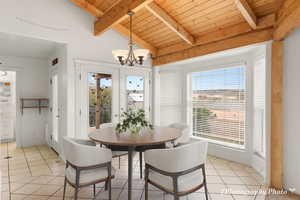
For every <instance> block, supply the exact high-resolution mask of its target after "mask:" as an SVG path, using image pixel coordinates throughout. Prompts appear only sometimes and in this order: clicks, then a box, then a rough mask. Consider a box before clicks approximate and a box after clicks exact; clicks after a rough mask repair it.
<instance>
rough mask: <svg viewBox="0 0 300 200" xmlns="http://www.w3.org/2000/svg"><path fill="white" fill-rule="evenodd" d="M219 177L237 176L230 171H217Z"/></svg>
mask: <svg viewBox="0 0 300 200" xmlns="http://www.w3.org/2000/svg"><path fill="white" fill-rule="evenodd" d="M217 173H218V174H219V175H220V176H237V175H236V174H235V173H234V172H233V171H232V170H231V169H217Z"/></svg>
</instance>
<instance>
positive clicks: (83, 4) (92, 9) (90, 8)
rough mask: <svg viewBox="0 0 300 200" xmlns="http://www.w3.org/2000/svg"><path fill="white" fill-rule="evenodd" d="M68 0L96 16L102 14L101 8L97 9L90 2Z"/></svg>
mask: <svg viewBox="0 0 300 200" xmlns="http://www.w3.org/2000/svg"><path fill="white" fill-rule="evenodd" d="M70 1H71V2H73V3H74V4H75V5H77V6H79V7H80V8H82V9H83V10H85V11H87V12H88V13H90V14H91V15H93V16H95V17H97V18H98V17H101V16H102V15H103V14H104V13H103V12H102V11H101V10H99V9H98V8H97V7H95V6H94V5H92V4H90V3H89V2H87V1H86V0H70Z"/></svg>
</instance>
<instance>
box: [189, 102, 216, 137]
mask: <svg viewBox="0 0 300 200" xmlns="http://www.w3.org/2000/svg"><path fill="white" fill-rule="evenodd" d="M193 112H194V117H196V118H197V119H198V120H200V121H201V122H202V124H201V126H200V130H199V131H200V132H209V124H208V118H209V116H210V115H211V114H213V112H211V111H210V110H209V109H207V108H194V110H193Z"/></svg>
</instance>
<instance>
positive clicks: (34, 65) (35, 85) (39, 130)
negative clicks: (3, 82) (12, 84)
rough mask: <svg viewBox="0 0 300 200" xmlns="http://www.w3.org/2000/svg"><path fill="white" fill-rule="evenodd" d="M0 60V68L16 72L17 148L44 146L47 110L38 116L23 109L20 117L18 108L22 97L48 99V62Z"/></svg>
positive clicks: (36, 111)
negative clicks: (1, 63) (0, 63)
mask: <svg viewBox="0 0 300 200" xmlns="http://www.w3.org/2000/svg"><path fill="white" fill-rule="evenodd" d="M0 60H1V61H2V62H3V63H5V64H3V65H1V66H0V68H4V69H11V70H16V72H17V74H16V81H17V83H16V86H17V102H18V105H17V116H18V117H17V118H18V119H17V123H16V139H17V144H18V145H19V146H31V145H39V144H44V143H45V125H46V123H47V113H48V110H43V111H42V113H41V114H39V112H38V110H37V109H34V110H32V109H25V110H24V114H23V115H21V114H20V109H19V107H20V98H22V97H45V98H47V97H48V60H42V59H31V58H22V57H11V56H1V55H0Z"/></svg>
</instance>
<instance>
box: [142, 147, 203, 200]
mask: <svg viewBox="0 0 300 200" xmlns="http://www.w3.org/2000/svg"><path fill="white" fill-rule="evenodd" d="M207 145H208V144H207V142H204V141H200V142H195V143H192V144H186V145H183V146H179V147H176V148H171V149H153V150H148V151H146V152H145V163H146V168H145V200H148V184H152V185H153V186H155V187H157V188H159V189H161V190H163V191H164V192H166V193H169V194H171V195H173V196H174V199H175V200H179V197H181V196H185V195H188V194H190V193H193V192H195V191H197V190H199V189H200V188H202V187H204V190H205V197H206V200H208V191H207V185H206V175H205V161H206V157H207Z"/></svg>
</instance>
